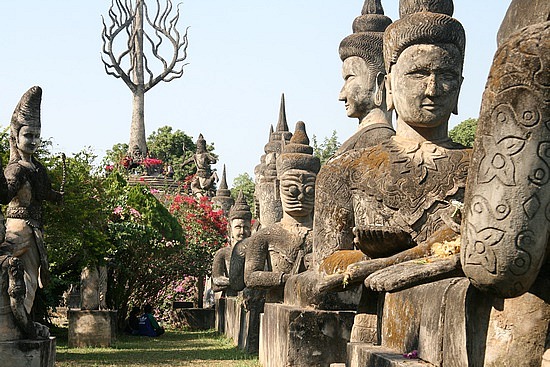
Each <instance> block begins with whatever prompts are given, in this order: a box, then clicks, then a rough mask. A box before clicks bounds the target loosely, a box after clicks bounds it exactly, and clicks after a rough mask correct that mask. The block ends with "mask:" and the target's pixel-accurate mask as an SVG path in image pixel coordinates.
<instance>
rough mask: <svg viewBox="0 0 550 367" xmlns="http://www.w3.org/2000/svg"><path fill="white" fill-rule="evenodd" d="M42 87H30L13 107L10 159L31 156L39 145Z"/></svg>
mask: <svg viewBox="0 0 550 367" xmlns="http://www.w3.org/2000/svg"><path fill="white" fill-rule="evenodd" d="M41 101H42V89H41V88H40V87H38V86H34V87H32V88H30V89H29V90H28V91H27V92H25V94H24V95H23V96H22V97H21V100H20V101H19V103H18V104H17V107H15V111H13V115H12V117H11V123H10V160H19V159H20V158H21V156H22V155H28V156H31V155H32V154H34V153H35V152H36V150H37V149H38V148H39V146H40V131H41V122H40V103H41Z"/></svg>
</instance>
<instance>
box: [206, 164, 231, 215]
mask: <svg viewBox="0 0 550 367" xmlns="http://www.w3.org/2000/svg"><path fill="white" fill-rule="evenodd" d="M226 177H227V176H226V174H225V164H224V165H223V173H222V179H221V180H220V186H219V187H218V189H217V190H216V196H214V197H213V198H212V203H214V204H215V205H216V206H218V207H219V208H220V209H221V210H222V211H223V214H224V215H225V216H227V214H228V213H229V210H230V209H231V206H233V204H235V200H233V198H232V197H231V190H229V189H228V188H227V178H226Z"/></svg>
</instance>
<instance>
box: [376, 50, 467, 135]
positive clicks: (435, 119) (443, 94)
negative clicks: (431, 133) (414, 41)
mask: <svg viewBox="0 0 550 367" xmlns="http://www.w3.org/2000/svg"><path fill="white" fill-rule="evenodd" d="M388 79H389V83H388V84H387V85H386V86H387V88H388V93H390V94H391V98H392V100H393V106H394V108H395V110H396V111H397V118H398V122H404V123H406V124H408V125H409V126H413V127H420V128H430V127H438V126H442V125H443V124H446V123H447V121H448V120H449V117H450V116H451V113H452V112H453V110H456V105H457V102H458V94H459V92H460V86H461V84H462V79H463V78H462V58H461V57H460V53H459V51H458V49H457V48H456V47H455V46H454V45H429V44H422V45H414V46H410V47H408V48H406V49H405V50H404V51H403V53H401V55H400V56H399V58H398V59H397V62H396V63H395V64H394V65H393V66H392V68H391V70H390V73H389V74H388Z"/></svg>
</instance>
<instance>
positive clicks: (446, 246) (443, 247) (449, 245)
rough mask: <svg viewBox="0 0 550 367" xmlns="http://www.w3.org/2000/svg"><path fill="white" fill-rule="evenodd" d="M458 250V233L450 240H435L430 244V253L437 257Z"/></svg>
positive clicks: (455, 252)
mask: <svg viewBox="0 0 550 367" xmlns="http://www.w3.org/2000/svg"><path fill="white" fill-rule="evenodd" d="M459 252H460V235H458V236H457V237H455V238H454V239H452V240H450V241H443V242H435V243H433V244H432V247H431V253H432V255H434V256H437V257H446V256H451V255H454V254H458V253H459Z"/></svg>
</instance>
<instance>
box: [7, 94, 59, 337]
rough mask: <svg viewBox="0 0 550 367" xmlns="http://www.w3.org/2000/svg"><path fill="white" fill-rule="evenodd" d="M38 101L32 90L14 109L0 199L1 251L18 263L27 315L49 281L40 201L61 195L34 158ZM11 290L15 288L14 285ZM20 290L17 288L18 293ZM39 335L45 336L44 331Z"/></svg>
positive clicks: (17, 273) (37, 132) (38, 114)
mask: <svg viewBox="0 0 550 367" xmlns="http://www.w3.org/2000/svg"><path fill="white" fill-rule="evenodd" d="M41 98H42V89H41V88H40V87H32V88H31V89H29V90H28V91H27V92H26V93H25V94H24V95H23V97H22V98H21V101H20V102H19V104H18V105H17V107H16V108H15V111H14V113H13V116H12V119H11V124H10V161H9V163H8V165H7V167H6V169H5V171H4V173H5V177H6V181H7V196H5V197H4V198H3V199H4V200H7V201H9V204H8V207H7V211H6V217H7V220H6V238H5V241H4V242H3V243H2V244H1V245H0V250H1V251H2V252H3V253H4V254H9V255H10V256H13V257H17V258H18V259H19V260H10V262H12V263H13V262H15V263H18V262H19V261H20V262H21V265H20V266H21V269H22V270H23V272H24V288H25V289H26V290H25V296H24V300H23V304H24V310H25V311H26V313H27V315H28V314H29V313H30V311H31V309H32V305H33V303H34V297H35V293H36V289H37V287H38V286H39V285H40V286H41V287H42V286H45V285H46V284H47V283H48V281H49V269H48V258H47V253H46V248H45V246H44V240H43V236H42V201H43V200H49V201H52V202H58V203H59V202H61V201H62V198H63V195H62V193H59V192H57V191H54V190H52V188H51V182H50V179H49V177H48V175H47V173H46V169H45V168H44V166H42V164H41V163H40V162H38V161H37V160H36V158H35V157H34V156H33V155H34V153H35V152H36V150H37V149H38V147H39V146H40V131H41V122H40V102H41ZM8 257H9V256H8ZM17 267H19V265H17ZM14 280H15V281H19V280H20V279H19V270H18V271H16V274H14ZM13 286H14V287H16V285H15V284H14V285H13ZM21 286H22V284H18V285H17V287H18V288H19V290H20V289H21ZM19 290H18V291H19ZM16 298H17V299H18V302H19V298H18V297H16ZM21 312H22V311H21ZM38 334H39V335H38V336H42V337H46V336H48V335H47V334H46V332H45V331H44V330H43V329H41V330H39V333H38ZM40 334H42V335H40Z"/></svg>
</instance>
